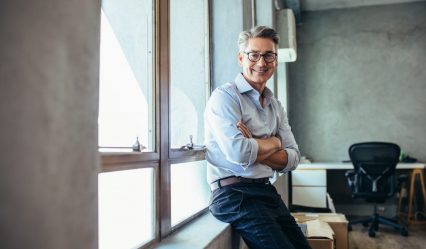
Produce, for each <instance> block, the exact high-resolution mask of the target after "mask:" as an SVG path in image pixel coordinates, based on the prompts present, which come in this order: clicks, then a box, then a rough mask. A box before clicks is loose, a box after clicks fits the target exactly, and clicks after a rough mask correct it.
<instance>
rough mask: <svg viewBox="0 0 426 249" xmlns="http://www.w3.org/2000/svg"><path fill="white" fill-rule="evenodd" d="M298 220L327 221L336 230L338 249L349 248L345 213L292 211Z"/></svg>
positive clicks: (335, 237) (335, 236)
mask: <svg viewBox="0 0 426 249" xmlns="http://www.w3.org/2000/svg"><path fill="white" fill-rule="evenodd" d="M292 215H293V217H294V218H295V219H296V221H298V222H301V223H303V222H306V221H309V220H315V219H318V220H321V221H324V222H327V223H328V225H330V227H331V229H333V232H334V239H335V244H336V249H348V248H349V241H348V220H346V217H345V215H343V214H336V213H292Z"/></svg>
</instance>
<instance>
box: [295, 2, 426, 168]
mask: <svg viewBox="0 0 426 249" xmlns="http://www.w3.org/2000/svg"><path fill="white" fill-rule="evenodd" d="M425 13H426V3H425V2H420V3H409V4H398V5H386V6H375V7H363V8H356V9H345V10H327V11H318V12H304V13H303V25H302V26H299V27H298V29H297V39H298V60H297V62H295V63H290V67H289V71H290V85H289V91H290V106H289V112H290V123H291V124H292V127H293V131H294V134H295V136H296V139H297V141H298V143H299V146H300V148H301V151H302V154H303V155H306V156H308V157H311V158H312V159H313V160H315V161H340V160H344V159H348V152H347V150H348V147H349V146H350V145H351V144H352V143H355V142H361V141H367V140H380V141H392V142H395V143H397V144H399V145H400V146H401V148H402V149H403V150H404V151H405V152H407V153H408V154H410V155H412V156H414V157H416V158H418V159H420V160H421V161H426V129H425V127H426V111H425V108H426V97H425V96H426V70H425V65H426V42H425V41H426V15H425Z"/></svg>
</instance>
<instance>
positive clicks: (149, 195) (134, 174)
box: [98, 168, 154, 249]
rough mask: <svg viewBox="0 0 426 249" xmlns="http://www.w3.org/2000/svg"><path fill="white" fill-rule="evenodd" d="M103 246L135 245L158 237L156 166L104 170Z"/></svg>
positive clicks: (101, 191)
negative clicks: (154, 172)
mask: <svg viewBox="0 0 426 249" xmlns="http://www.w3.org/2000/svg"><path fill="white" fill-rule="evenodd" d="M98 180H99V182H98V184H99V186H98V187H99V207H98V209H99V210H98V212H99V214H98V215H99V248H100V249H110V248H111V249H115V248H135V247H137V246H140V245H142V244H144V243H146V242H147V241H149V240H151V239H153V238H154V197H153V196H154V194H153V193H154V188H153V169H152V168H148V169H136V170H125V171H115V172H107V173H101V174H99V177H98Z"/></svg>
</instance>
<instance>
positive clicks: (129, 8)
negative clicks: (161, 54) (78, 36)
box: [98, 0, 153, 151]
mask: <svg viewBox="0 0 426 249" xmlns="http://www.w3.org/2000/svg"><path fill="white" fill-rule="evenodd" d="M152 33H153V31H152V2H151V1H149V0H144V1H139V0H126V1H112V0H103V1H102V14H101V46H100V47H101V50H100V71H99V73H100V75H99V81H100V84H99V119H98V122H99V147H104V148H103V151H106V150H118V151H123V150H124V151H131V150H132V149H131V147H132V145H133V144H134V143H135V142H136V138H137V137H138V139H139V142H140V144H142V145H143V146H144V147H147V148H146V150H149V151H151V150H152V148H153V126H152V124H153V113H152V112H153V104H152V103H153V101H152V96H153V93H152V91H153V90H152V89H153V80H152V75H153V73H152V72H153V68H152V60H153V59H152V51H153V48H152V37H153V36H152ZM111 147H112V148H111Z"/></svg>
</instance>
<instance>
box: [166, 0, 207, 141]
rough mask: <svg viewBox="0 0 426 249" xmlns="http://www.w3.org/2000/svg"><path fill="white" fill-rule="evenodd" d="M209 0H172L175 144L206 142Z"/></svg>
mask: <svg viewBox="0 0 426 249" xmlns="http://www.w3.org/2000/svg"><path fill="white" fill-rule="evenodd" d="M206 10H207V2H206V1H205V0H202V1H200V0H171V1H170V19H171V20H170V26H171V28H170V53H171V54H170V61H171V64H170V78H171V89H170V96H171V99H170V113H171V117H170V119H171V121H170V122H171V133H170V134H171V147H172V148H179V147H181V146H182V145H186V144H188V143H189V136H190V135H192V136H193V142H194V143H195V144H203V143H204V122H203V112H204V107H205V105H206V98H207V90H208V83H209V73H208V68H209V64H208V54H209V51H208V28H207V27H208V25H207V11H206Z"/></svg>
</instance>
